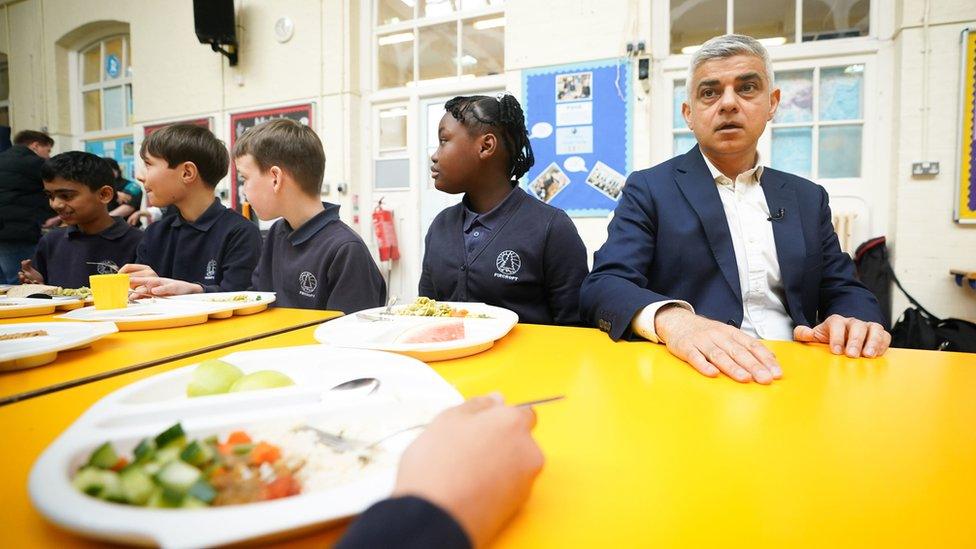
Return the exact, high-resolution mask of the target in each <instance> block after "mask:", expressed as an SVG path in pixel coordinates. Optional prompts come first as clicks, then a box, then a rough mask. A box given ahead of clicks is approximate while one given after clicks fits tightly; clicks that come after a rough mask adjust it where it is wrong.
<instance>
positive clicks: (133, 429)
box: [29, 345, 462, 547]
mask: <svg viewBox="0 0 976 549" xmlns="http://www.w3.org/2000/svg"><path fill="white" fill-rule="evenodd" d="M222 360H226V361H227V362H231V363H233V364H235V365H237V366H238V367H240V368H241V370H243V371H244V372H245V373H249V372H253V371H256V370H262V369H268V368H274V369H276V370H278V371H280V372H282V373H284V374H286V375H288V376H290V377H291V378H292V379H294V380H295V382H296V385H295V386H292V387H284V388H280V389H270V390H265V391H251V392H244V393H234V394H227V395H218V396H209V397H198V398H193V399H189V398H186V396H184V392H185V390H186V384H187V383H188V382H189V380H190V376H191V373H192V371H193V368H195V365H194V366H188V367H186V368H181V369H178V370H173V371H171V372H166V373H163V374H159V375H157V376H153V377H150V378H147V379H144V380H141V381H139V382H137V383H133V384H132V385H129V386H127V387H123V388H122V389H119V390H117V391H115V392H114V393H112V394H110V395H108V396H106V397H104V398H102V399H101V400H100V401H98V402H97V403H95V404H94V405H93V406H92V407H91V408H89V410H88V411H87V412H85V413H84V414H83V415H82V416H81V417H80V418H78V420H77V421H75V423H74V424H73V425H72V426H71V427H69V428H68V430H66V431H65V432H64V433H62V434H61V436H60V437H58V438H57V439H56V440H55V441H54V442H53V443H52V444H51V445H50V446H49V447H48V448H47V449H46V450H45V451H44V453H42V454H41V456H40V458H38V460H37V461H36V462H35V463H34V467H33V468H32V470H31V473H30V478H29V492H30V498H31V501H32V503H33V505H34V507H35V508H36V509H37V510H38V511H39V512H40V513H41V514H42V515H44V516H45V517H47V518H48V520H50V521H52V522H54V523H55V524H58V525H60V526H62V527H64V528H66V529H68V530H71V531H74V532H77V533H79V534H82V535H85V536H90V537H95V538H98V539H102V540H109V541H115V542H122V543H137V544H143V545H147V544H158V545H161V546H164V547H200V546H212V545H223V544H228V543H236V542H241V541H244V540H248V539H253V538H257V537H261V538H264V537H266V536H274V535H280V534H284V533H286V532H288V531H292V530H299V529H304V528H308V527H310V526H315V525H321V524H326V523H329V522H333V521H336V520H339V519H342V518H346V517H349V516H352V515H355V514H357V513H360V512H362V511H363V510H365V509H366V507H368V506H370V505H372V504H373V503H375V502H376V501H379V500H381V499H383V498H385V497H387V496H388V495H389V493H390V491H391V490H392V487H393V484H394V482H395V480H396V463H397V461H398V460H399V455H400V454H401V453H402V451H403V449H404V448H406V446H407V445H408V444H409V442H410V440H412V438H413V437H415V436H416V434H417V433H416V432H413V433H410V434H405V435H404V436H401V437H394V438H393V439H391V440H390V441H389V442H384V443H383V445H382V446H381V448H382V450H383V452H382V455H381V456H380V459H379V460H378V462H377V463H376V464H375V465H376V466H375V467H373V466H370V467H367V468H365V469H363V470H359V471H354V472H351V473H349V474H348V475H347V476H344V477H343V480H342V482H341V483H339V484H337V485H335V486H333V487H330V488H327V489H324V490H321V491H314V492H306V493H302V494H299V495H297V496H293V497H289V498H284V499H279V500H274V501H269V502H262V503H252V504H247V505H234V506H227V507H211V508H207V509H194V510H180V509H149V508H141V507H133V506H126V505H121V504H113V503H107V502H103V501H101V500H98V499H95V498H92V497H89V496H86V495H84V494H82V493H80V492H78V491H77V490H75V489H74V488H73V487H72V486H71V479H70V475H71V471H74V470H76V469H77V467H78V466H79V465H81V464H82V463H83V462H84V460H85V459H87V457H88V455H89V454H90V452H91V451H92V450H94V449H95V448H96V447H97V446H99V445H100V444H102V443H103V442H105V441H111V442H112V443H113V444H114V445H115V447H116V450H118V451H119V452H120V455H131V450H132V448H133V447H134V446H135V445H136V444H137V443H138V441H139V440H141V439H142V438H143V437H151V436H155V435H156V434H158V433H159V432H160V431H162V430H163V429H165V428H167V427H169V426H170V425H172V424H173V423H175V422H177V421H179V422H181V423H182V425H183V428H184V430H186V432H187V434H188V438H191V439H192V438H200V437H205V436H208V435H210V434H219V435H220V436H221V437H223V436H226V435H227V434H228V433H229V432H231V431H234V430H237V429H245V430H249V431H252V432H253V431H254V430H260V428H261V426H262V425H267V424H268V423H269V422H270V423H273V424H278V425H287V424H292V423H293V422H299V421H304V422H309V423H314V424H316V425H318V426H321V427H322V428H327V429H329V430H339V429H347V434H348V435H349V436H356V437H357V438H362V439H364V440H375V439H379V438H382V436H383V435H384V434H388V433H390V432H394V431H396V430H398V429H400V428H403V427H406V426H409V425H413V424H416V423H421V422H425V421H428V420H429V419H430V418H431V417H433V415H435V414H436V413H437V412H439V411H440V410H442V409H444V408H446V407H448V406H452V405H455V404H458V403H460V402H461V401H462V398H461V395H460V394H458V392H457V391H456V390H455V389H454V388H453V387H452V386H451V385H450V384H448V383H447V382H446V381H444V380H443V379H442V378H441V377H440V376H438V375H437V374H436V373H435V372H434V371H433V370H431V369H430V368H429V367H427V366H426V365H425V364H423V363H421V362H418V361H416V360H413V359H411V358H408V357H403V356H397V355H392V354H389V353H378V352H372V351H363V350H351V349H335V348H327V347H323V346H321V345H308V346H302V347H291V348H283V349H268V350H261V351H246V352H240V353H234V354H231V355H228V356H226V357H223V358H222ZM359 377H376V378H378V379H380V381H381V384H380V387H379V389H378V390H377V391H376V392H375V393H373V394H372V395H368V396H367V395H363V394H362V392H355V391H354V392H351V393H329V392H328V389H329V388H331V387H333V386H335V385H337V384H339V383H341V382H343V381H348V380H351V379H355V378H359ZM374 437H375V438H374ZM283 450H284V451H285V452H287V449H283Z"/></svg>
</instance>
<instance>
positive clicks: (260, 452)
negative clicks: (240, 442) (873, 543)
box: [251, 442, 281, 465]
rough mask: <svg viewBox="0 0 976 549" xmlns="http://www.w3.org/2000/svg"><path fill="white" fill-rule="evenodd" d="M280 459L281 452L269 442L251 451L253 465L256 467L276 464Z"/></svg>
mask: <svg viewBox="0 0 976 549" xmlns="http://www.w3.org/2000/svg"><path fill="white" fill-rule="evenodd" d="M279 459H281V450H279V449H278V447H277V446H273V445H271V444H268V443H267V442H259V443H257V445H255V446H254V449H253V450H251V463H252V464H254V465H261V464H262V463H274V462H276V461H278V460H279Z"/></svg>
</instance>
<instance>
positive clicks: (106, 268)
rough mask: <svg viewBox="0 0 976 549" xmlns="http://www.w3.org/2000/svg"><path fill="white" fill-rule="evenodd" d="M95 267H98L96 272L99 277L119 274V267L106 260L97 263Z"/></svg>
mask: <svg viewBox="0 0 976 549" xmlns="http://www.w3.org/2000/svg"><path fill="white" fill-rule="evenodd" d="M97 265H98V267H97V269H96V270H97V271H98V274H100V275H107V274H115V273H117V272H119V266H118V265H116V264H115V262H114V261H110V260H108V259H106V260H104V261H99V262H98V263H97Z"/></svg>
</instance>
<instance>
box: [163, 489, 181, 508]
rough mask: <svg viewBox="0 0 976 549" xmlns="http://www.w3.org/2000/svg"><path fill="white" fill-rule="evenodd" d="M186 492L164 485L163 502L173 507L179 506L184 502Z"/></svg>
mask: <svg viewBox="0 0 976 549" xmlns="http://www.w3.org/2000/svg"><path fill="white" fill-rule="evenodd" d="M184 497H185V494H184V493H183V492H180V491H179V490H173V489H171V488H167V487H166V486H163V502H165V503H166V504H167V505H169V506H172V507H179V506H180V504H182V503H183V498H184Z"/></svg>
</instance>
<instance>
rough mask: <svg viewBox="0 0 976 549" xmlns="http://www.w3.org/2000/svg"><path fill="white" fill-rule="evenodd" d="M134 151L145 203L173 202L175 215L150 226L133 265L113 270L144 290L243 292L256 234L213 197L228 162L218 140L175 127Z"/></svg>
mask: <svg viewBox="0 0 976 549" xmlns="http://www.w3.org/2000/svg"><path fill="white" fill-rule="evenodd" d="M139 156H140V157H142V161H143V162H144V163H145V165H146V167H145V170H143V171H142V172H141V173H140V174H139V175H140V177H139V180H140V181H141V182H142V184H143V186H144V187H145V189H146V196H147V197H148V199H149V204H150V205H151V206H157V207H163V206H175V207H176V209H177V210H178V211H179V213H178V214H177V215H171V216H167V217H164V218H163V219H162V220H160V221H157V222H156V223H153V224H152V225H150V226H149V228H148V229H147V230H146V237H145V238H144V239H143V241H142V244H141V245H140V246H139V249H138V251H137V257H136V262H135V264H131V265H126V266H124V267H122V269H121V271H119V272H122V273H129V277H130V278H129V282H130V284H131V285H132V287H133V288H135V290H136V291H137V292H139V293H143V294H150V295H160V296H165V295H176V294H190V293H201V292H231V291H238V290H246V289H247V288H248V286H249V285H250V283H251V274H252V273H253V272H254V266H255V265H257V262H258V256H259V255H260V253H261V234H260V232H259V231H258V228H257V227H256V226H255V225H254V224H253V223H251V222H250V221H248V220H247V219H245V218H244V217H242V216H241V215H240V214H238V213H237V212H235V211H233V210H228V209H227V208H225V207H224V206H223V205H222V204H221V203H220V201H219V200H217V198H216V197H215V196H214V187H216V186H217V182H218V181H220V180H221V178H223V177H224V176H225V175H226V174H227V166H228V163H229V161H230V159H229V157H228V155H227V149H226V148H225V147H224V144H223V142H221V141H220V140H219V139H217V138H216V137H214V134H212V133H210V131H209V130H207V129H205V128H201V127H198V126H193V125H189V124H177V125H174V126H169V127H166V128H163V129H161V130H158V131H156V132H154V133H153V134H152V135H150V136H149V137H147V138H146V140H145V141H143V142H142V148H141V149H140V150H139Z"/></svg>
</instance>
